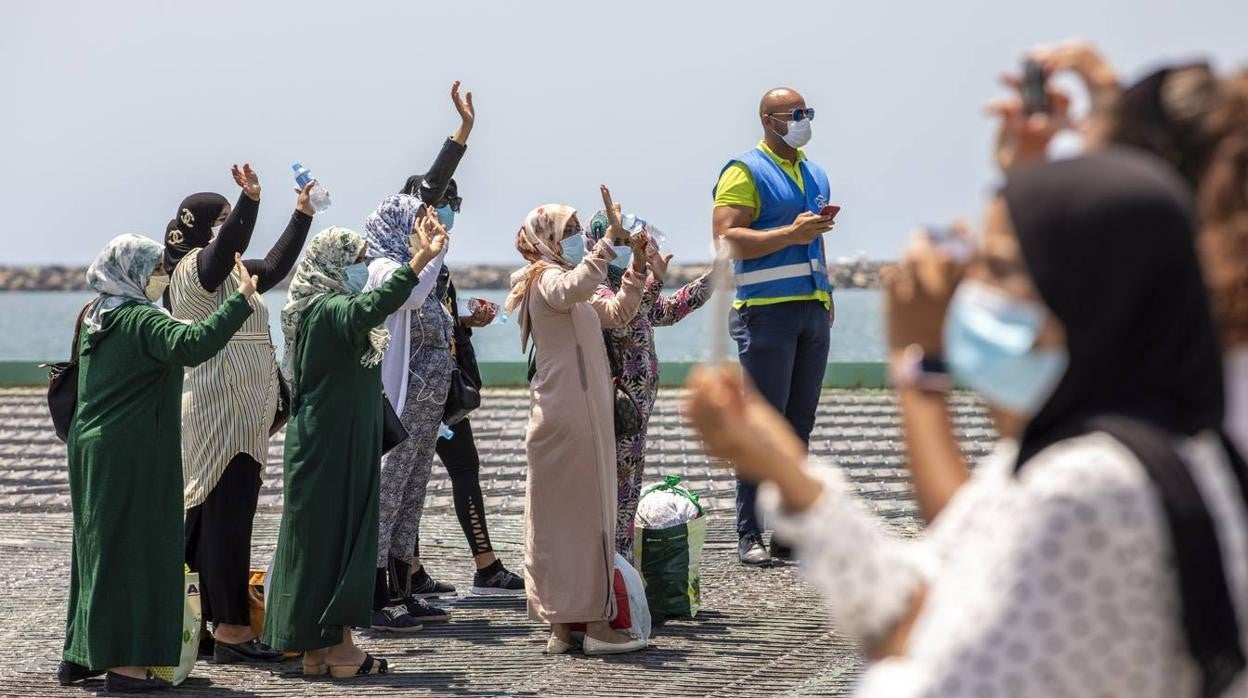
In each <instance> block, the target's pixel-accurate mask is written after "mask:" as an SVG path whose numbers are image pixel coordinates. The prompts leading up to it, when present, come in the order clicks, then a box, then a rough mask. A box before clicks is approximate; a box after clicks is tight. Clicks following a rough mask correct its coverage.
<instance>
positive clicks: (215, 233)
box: [212, 223, 225, 238]
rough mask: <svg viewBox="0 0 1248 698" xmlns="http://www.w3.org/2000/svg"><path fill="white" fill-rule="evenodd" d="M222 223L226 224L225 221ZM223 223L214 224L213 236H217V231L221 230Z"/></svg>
mask: <svg viewBox="0 0 1248 698" xmlns="http://www.w3.org/2000/svg"><path fill="white" fill-rule="evenodd" d="M221 225H225V224H224V223H222V224H221ZM221 225H214V226H212V236H213V237H214V238H215V237H216V236H217V233H219V232H221Z"/></svg>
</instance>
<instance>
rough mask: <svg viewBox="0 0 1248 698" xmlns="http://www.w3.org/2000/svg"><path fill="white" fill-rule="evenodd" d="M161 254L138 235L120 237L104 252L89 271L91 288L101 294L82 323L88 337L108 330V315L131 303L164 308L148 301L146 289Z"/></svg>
mask: <svg viewBox="0 0 1248 698" xmlns="http://www.w3.org/2000/svg"><path fill="white" fill-rule="evenodd" d="M161 252H162V250H161V246H160V243H159V242H156V241H155V240H153V239H151V238H146V237H143V236H142V235H134V234H127V235H118V236H117V237H115V238H113V239H112V240H109V242H108V244H107V245H105V246H104V249H103V250H100V253H99V254H98V255H96V258H95V261H93V262H91V266H89V267H87V285H88V286H90V287H91V288H92V289H93V290H94V291H95V292H96V293H98V294H100V295H99V297H98V298H96V300H95V302H94V304H93V305H92V307H91V309H90V310H89V311H88V312H87V314H86V315H84V316H83V319H82V322H83V324H84V325H86V327H87V333H88V334H91V333H94V332H98V331H99V330H100V329H101V328H102V327H103V326H104V316H105V315H106V314H108V313H109V312H112V311H113V310H115V309H117V308H120V307H121V306H123V305H125V304H126V303H129V302H131V301H137V302H139V303H145V304H147V305H151V306H153V307H157V308H159V307H160V306H158V305H156V304H155V303H152V302H151V301H150V300H148V298H147V290H146V289H147V282H148V280H150V279H151V278H152V272H154V271H155V270H156V265H157V264H159V263H160V257H161ZM162 310H163V309H162Z"/></svg>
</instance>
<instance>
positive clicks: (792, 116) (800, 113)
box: [767, 108, 815, 121]
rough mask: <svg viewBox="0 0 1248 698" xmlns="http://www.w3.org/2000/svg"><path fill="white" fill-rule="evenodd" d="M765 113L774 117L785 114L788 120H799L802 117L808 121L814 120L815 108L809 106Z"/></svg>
mask: <svg viewBox="0 0 1248 698" xmlns="http://www.w3.org/2000/svg"><path fill="white" fill-rule="evenodd" d="M767 115H768V116H775V117H781V116H787V117H789V118H788V120H789V121H801V120H803V119H809V120H810V121H814V120H815V110H814V109H811V108H806V109H794V110H793V111H776V112H770V113H768V114H767Z"/></svg>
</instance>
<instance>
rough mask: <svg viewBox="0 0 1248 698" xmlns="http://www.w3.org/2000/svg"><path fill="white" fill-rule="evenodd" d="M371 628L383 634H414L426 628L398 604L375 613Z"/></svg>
mask: <svg viewBox="0 0 1248 698" xmlns="http://www.w3.org/2000/svg"><path fill="white" fill-rule="evenodd" d="M371 627H372V628H373V630H380V631H382V632H390V633H414V632H416V631H418V630H420V629H421V628H422V627H424V626H422V625H421V624H420V621H418V620H416V619H415V618H413V617H412V616H411V614H409V613H408V612H407V608H406V607H405V606H403V605H402V604H396V605H394V606H386V607H385V608H383V609H381V610H380V611H373V618H372V624H371Z"/></svg>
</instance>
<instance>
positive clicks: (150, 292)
mask: <svg viewBox="0 0 1248 698" xmlns="http://www.w3.org/2000/svg"><path fill="white" fill-rule="evenodd" d="M167 288H169V275H168V274H161V275H160V276H157V275H155V274H152V277H151V278H150V279H148V280H147V286H146V287H144V288H143V295H145V296H147V299H148V300H149V301H151V302H153V303H155V302H156V301H158V300H160V297H161V296H163V295H165V289H167Z"/></svg>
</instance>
